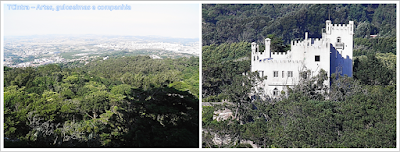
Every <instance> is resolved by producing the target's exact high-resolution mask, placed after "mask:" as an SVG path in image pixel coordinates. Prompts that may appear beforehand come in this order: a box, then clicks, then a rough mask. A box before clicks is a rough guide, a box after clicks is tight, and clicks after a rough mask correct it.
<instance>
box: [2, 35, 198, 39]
mask: <svg viewBox="0 0 400 152" xmlns="http://www.w3.org/2000/svg"><path fill="white" fill-rule="evenodd" d="M47 35H59V36H64V35H68V36H79V35H96V36H133V37H162V38H177V39H200V38H199V37H196V38H194V37H189V38H188V37H172V36H162V35H121V34H30V35H3V36H4V37H29V36H47Z"/></svg>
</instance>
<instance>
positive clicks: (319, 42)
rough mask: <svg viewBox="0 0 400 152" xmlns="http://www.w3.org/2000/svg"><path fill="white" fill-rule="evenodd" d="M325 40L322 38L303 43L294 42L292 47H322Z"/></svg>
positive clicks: (310, 39) (307, 40) (306, 40)
mask: <svg viewBox="0 0 400 152" xmlns="http://www.w3.org/2000/svg"><path fill="white" fill-rule="evenodd" d="M323 41H324V40H323V39H321V38H308V39H305V40H303V41H299V40H297V41H292V42H291V43H292V46H307V47H311V46H321V44H322V43H323Z"/></svg>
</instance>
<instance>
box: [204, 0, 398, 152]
mask: <svg viewBox="0 0 400 152" xmlns="http://www.w3.org/2000/svg"><path fill="white" fill-rule="evenodd" d="M396 5H398V3H397V2H396V3H394V2H393V3H386V4H202V147H203V148H396V146H397V143H396V139H397V133H396V129H397V128H396V121H397V118H396V116H397V113H396V105H397V103H396V59H397V57H396V50H397V48H396V46H397V41H396V39H397V38H396V34H397V32H398V31H396V22H397V12H398V10H397V9H396V8H397V6H396Z"/></svg>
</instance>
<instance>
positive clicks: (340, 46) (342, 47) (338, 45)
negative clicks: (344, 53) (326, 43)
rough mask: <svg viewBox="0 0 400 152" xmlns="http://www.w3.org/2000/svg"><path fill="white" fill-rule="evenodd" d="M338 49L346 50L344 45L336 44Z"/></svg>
mask: <svg viewBox="0 0 400 152" xmlns="http://www.w3.org/2000/svg"><path fill="white" fill-rule="evenodd" d="M335 48H336V49H344V43H335Z"/></svg>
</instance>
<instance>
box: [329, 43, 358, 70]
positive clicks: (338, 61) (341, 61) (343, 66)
mask: <svg viewBox="0 0 400 152" xmlns="http://www.w3.org/2000/svg"><path fill="white" fill-rule="evenodd" d="M330 50H331V63H330V65H331V66H330V71H331V72H330V75H332V73H335V72H336V71H337V72H338V73H340V75H341V76H344V75H347V76H349V77H353V60H352V59H350V58H349V56H346V58H344V57H343V56H342V54H340V53H339V51H338V50H336V49H335V48H334V47H333V45H332V44H331V47H330Z"/></svg>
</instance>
